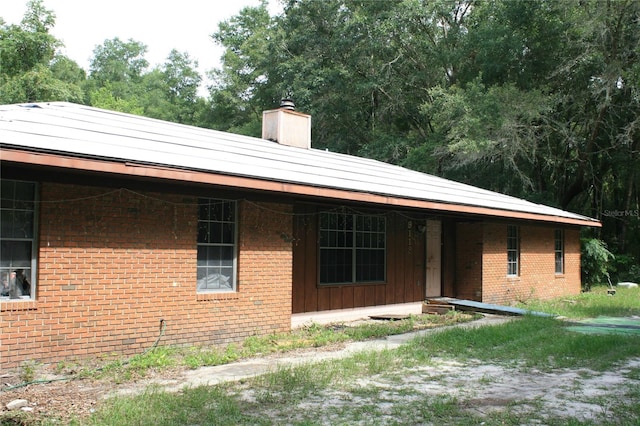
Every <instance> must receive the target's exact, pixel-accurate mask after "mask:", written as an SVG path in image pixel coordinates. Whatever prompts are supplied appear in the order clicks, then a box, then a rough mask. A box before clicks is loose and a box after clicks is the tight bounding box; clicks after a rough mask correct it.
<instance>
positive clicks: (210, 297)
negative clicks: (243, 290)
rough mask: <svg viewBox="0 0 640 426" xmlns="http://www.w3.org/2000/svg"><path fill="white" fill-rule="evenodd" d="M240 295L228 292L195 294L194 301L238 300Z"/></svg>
mask: <svg viewBox="0 0 640 426" xmlns="http://www.w3.org/2000/svg"><path fill="white" fill-rule="evenodd" d="M238 299H240V294H239V293H238V292H235V291H229V292H224V293H196V300H197V301H198V302H207V301H217V300H238Z"/></svg>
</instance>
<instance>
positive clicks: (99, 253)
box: [0, 183, 292, 368]
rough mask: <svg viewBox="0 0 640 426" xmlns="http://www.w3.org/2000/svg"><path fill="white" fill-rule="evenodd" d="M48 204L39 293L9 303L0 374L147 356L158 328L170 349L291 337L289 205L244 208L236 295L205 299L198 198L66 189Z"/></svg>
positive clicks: (4, 306) (47, 190)
mask: <svg viewBox="0 0 640 426" xmlns="http://www.w3.org/2000/svg"><path fill="white" fill-rule="evenodd" d="M40 193H41V203H40V212H39V214H40V227H39V253H38V268H39V269H38V281H37V294H36V296H35V299H34V300H33V301H25V302H22V301H8V300H7V301H2V302H0V321H1V323H2V345H1V348H0V366H2V368H4V367H8V366H16V365H19V363H20V362H22V361H24V360H26V359H30V360H38V361H41V362H55V361H58V360H63V359H66V360H69V359H74V358H86V357H92V356H102V355H108V354H117V355H132V354H136V353H140V352H142V351H144V350H145V349H147V348H149V347H150V345H151V344H152V343H153V342H154V341H155V340H156V339H157V338H158V336H159V333H160V320H164V323H165V324H166V331H165V333H164V335H163V336H162V340H161V343H160V344H161V345H168V344H177V345H184V344H195V345H197V344H227V343H230V342H237V341H240V340H242V339H243V338H246V337H248V336H250V335H255V334H269V333H275V332H284V331H287V330H289V329H290V326H291V315H290V313H291V279H292V278H291V262H292V251H291V241H290V239H287V238H286V237H283V236H287V235H291V233H292V223H291V207H290V205H287V204H278V203H277V202H270V203H253V202H245V201H241V202H239V205H238V210H239V211H238V224H239V230H238V258H237V262H238V287H237V291H236V292H230V293H197V292H196V244H197V221H198V208H197V197H189V196H183V195H178V194H175V193H174V194H170V193H160V192H143V193H137V192H136V193H134V192H130V191H126V190H125V191H123V190H118V189H117V188H113V189H108V188H97V187H89V186H82V185H68V184H57V183H43V184H42V185H41V190H40ZM208 195H209V196H215V191H209V194H208ZM278 212H282V214H278Z"/></svg>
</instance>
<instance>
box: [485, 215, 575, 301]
mask: <svg viewBox="0 0 640 426" xmlns="http://www.w3.org/2000/svg"><path fill="white" fill-rule="evenodd" d="M556 229H558V228H557V227H554V226H552V225H550V226H541V225H536V226H520V275H519V276H517V277H508V276H507V225H506V224H494V223H485V224H484V244H483V248H484V253H483V259H484V260H483V264H484V268H483V274H482V280H483V297H482V301H483V302H486V303H496V304H510V303H513V302H522V301H526V300H528V299H551V298H554V297H560V296H565V295H570V294H577V293H579V292H580V288H581V282H580V238H579V231H578V230H577V229H571V228H568V229H565V272H564V274H556V273H555V253H554V241H555V240H554V231H555V230H556Z"/></svg>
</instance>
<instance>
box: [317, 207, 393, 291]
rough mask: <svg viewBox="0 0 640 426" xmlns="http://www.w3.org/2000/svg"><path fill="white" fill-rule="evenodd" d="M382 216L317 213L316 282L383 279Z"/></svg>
mask: <svg viewBox="0 0 640 426" xmlns="http://www.w3.org/2000/svg"><path fill="white" fill-rule="evenodd" d="M385 246H386V220H385V217H384V216H376V215H363V214H345V213H321V214H320V284H352V283H369V282H384V281H385V279H386V247H385Z"/></svg>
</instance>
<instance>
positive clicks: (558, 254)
mask: <svg viewBox="0 0 640 426" xmlns="http://www.w3.org/2000/svg"><path fill="white" fill-rule="evenodd" d="M553 241H554V244H553V245H554V254H555V256H554V258H555V262H554V263H555V272H556V275H562V274H564V229H556V230H555V231H554V238H553Z"/></svg>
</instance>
